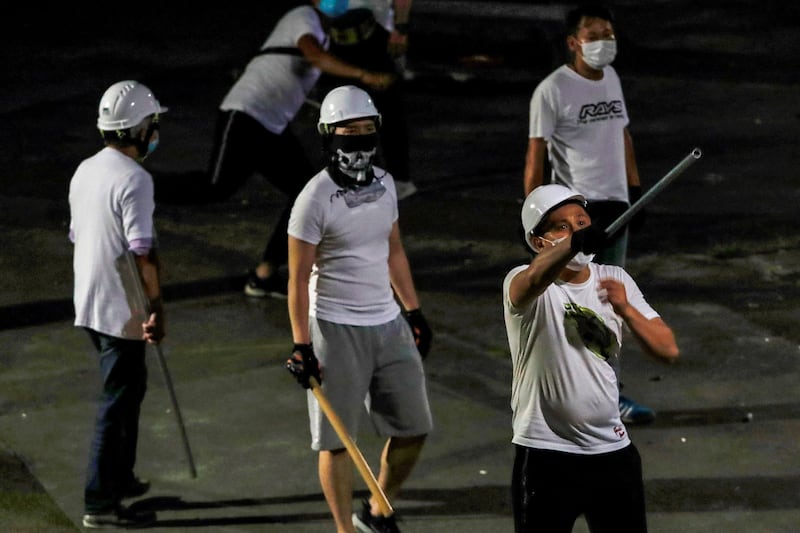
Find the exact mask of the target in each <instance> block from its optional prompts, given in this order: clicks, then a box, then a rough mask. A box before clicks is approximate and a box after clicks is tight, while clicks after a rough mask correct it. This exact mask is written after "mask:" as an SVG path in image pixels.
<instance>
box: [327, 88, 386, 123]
mask: <svg viewBox="0 0 800 533" xmlns="http://www.w3.org/2000/svg"><path fill="white" fill-rule="evenodd" d="M361 118H371V119H374V120H375V123H376V125H378V126H379V125H380V123H381V114H380V113H379V112H378V109H377V108H376V107H375V104H374V103H373V102H372V98H371V97H370V95H369V94H367V92H366V91H365V90H363V89H359V88H358V87H356V86H355V85H343V86H341V87H336V88H335V89H333V90H332V91H331V92H329V93H328V94H327V95H326V96H325V99H324V100H322V105H321V106H320V110H319V122H318V123H317V130H318V131H319V132H320V133H321V134H323V135H328V134H331V133H333V129H334V127H336V125H337V124H341V123H343V122H349V121H351V120H357V119H361Z"/></svg>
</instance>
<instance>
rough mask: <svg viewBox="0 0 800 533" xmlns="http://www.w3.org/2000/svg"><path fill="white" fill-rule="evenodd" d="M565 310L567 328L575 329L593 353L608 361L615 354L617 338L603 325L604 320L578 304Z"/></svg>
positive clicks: (566, 307) (571, 304)
mask: <svg viewBox="0 0 800 533" xmlns="http://www.w3.org/2000/svg"><path fill="white" fill-rule="evenodd" d="M564 310H565V311H564V319H565V321H566V325H567V327H568V328H569V327H572V328H574V329H575V331H576V332H577V333H578V336H579V337H580V338H581V340H582V341H583V344H584V345H585V346H586V347H587V348H589V350H591V351H592V353H594V354H595V355H597V356H598V357H599V358H600V359H602V360H603V361H608V359H609V358H610V357H611V356H612V355H614V353H615V348H616V345H617V336H616V335H615V334H614V332H613V331H611V330H610V329H609V328H608V326H606V325H605V324H604V323H603V319H602V318H600V317H599V316H597V314H596V313H595V312H594V311H592V310H591V309H588V308H586V307H581V306H580V305H578V304H576V303H568V304H566V305H565V306H564Z"/></svg>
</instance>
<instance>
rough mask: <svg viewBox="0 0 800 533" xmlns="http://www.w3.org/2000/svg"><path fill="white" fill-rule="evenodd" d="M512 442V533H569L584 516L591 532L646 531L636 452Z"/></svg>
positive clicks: (642, 488)
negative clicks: (566, 449)
mask: <svg viewBox="0 0 800 533" xmlns="http://www.w3.org/2000/svg"><path fill="white" fill-rule="evenodd" d="M515 446H516V456H515V459H514V470H513V472H512V480H511V497H512V506H513V509H514V528H515V529H514V530H515V531H516V533H534V532H541V533H570V532H571V531H572V528H573V526H574V524H575V521H576V520H577V519H578V517H579V516H580V515H584V517H585V518H586V522H587V524H588V525H589V530H590V531H592V533H645V532H646V531H647V519H646V514H645V501H644V483H643V481H642V460H641V457H640V456H639V451H638V450H637V449H636V447H635V446H634V445H633V444H631V445H630V446H628V447H626V448H624V449H622V450H619V451H616V452H611V453H605V454H600V455H577V454H572V453H564V452H556V451H551V450H538V449H534V448H527V447H525V446H519V445H515Z"/></svg>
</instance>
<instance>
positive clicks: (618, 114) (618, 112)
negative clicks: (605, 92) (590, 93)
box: [578, 100, 625, 124]
mask: <svg viewBox="0 0 800 533" xmlns="http://www.w3.org/2000/svg"><path fill="white" fill-rule="evenodd" d="M615 118H625V108H624V106H623V105H622V100H611V101H610V102H595V103H592V104H583V105H582V106H581V110H580V113H578V122H579V123H580V124H588V123H590V122H599V121H602V120H611V119H615Z"/></svg>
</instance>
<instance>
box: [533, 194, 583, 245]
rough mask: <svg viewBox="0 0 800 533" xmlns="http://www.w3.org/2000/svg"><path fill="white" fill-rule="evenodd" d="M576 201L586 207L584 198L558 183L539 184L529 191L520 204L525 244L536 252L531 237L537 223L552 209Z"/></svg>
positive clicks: (537, 225)
mask: <svg viewBox="0 0 800 533" xmlns="http://www.w3.org/2000/svg"><path fill="white" fill-rule="evenodd" d="M569 202H576V203H579V204H581V205H583V206H584V207H586V198H584V197H583V195H582V194H579V193H577V192H575V191H573V190H572V189H569V188H568V187H565V186H563V185H558V184H551V185H540V186H539V187H536V188H535V189H533V191H531V193H530V194H529V195H528V196H527V198H525V202H523V204H522V229H523V230H525V244H527V245H528V247H529V248H530V249H531V250H533V251H534V252H536V251H537V250H536V249H534V247H533V245H532V244H531V237H532V236H533V235H536V233H537V230H538V227H539V225H540V224H541V223H542V221H543V220H544V219H545V218H546V217H547V215H548V214H550V212H551V211H553V210H554V209H556V208H558V207H561V206H562V205H564V204H566V203H569Z"/></svg>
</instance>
